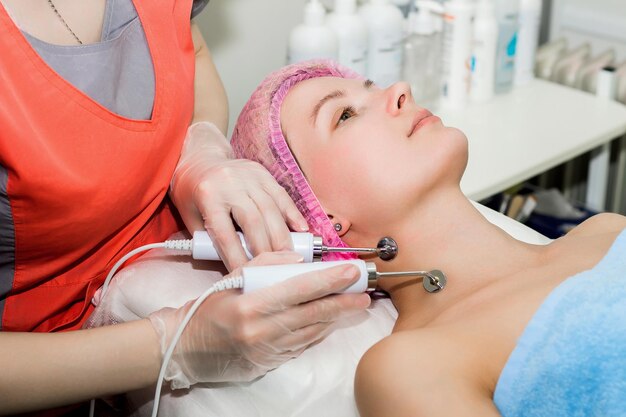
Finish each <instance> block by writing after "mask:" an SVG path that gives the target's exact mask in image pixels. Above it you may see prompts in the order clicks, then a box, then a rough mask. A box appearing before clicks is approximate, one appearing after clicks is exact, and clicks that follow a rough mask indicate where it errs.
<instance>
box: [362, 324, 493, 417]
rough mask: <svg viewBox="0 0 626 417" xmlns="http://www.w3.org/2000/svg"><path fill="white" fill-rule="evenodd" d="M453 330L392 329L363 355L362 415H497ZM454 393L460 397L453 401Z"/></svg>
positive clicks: (456, 396)
mask: <svg viewBox="0 0 626 417" xmlns="http://www.w3.org/2000/svg"><path fill="white" fill-rule="evenodd" d="M469 362H471V361H469V360H468V358H466V357H464V355H463V349H459V346H458V343H455V338H454V336H449V335H447V334H446V332H442V331H439V330H437V329H418V330H409V331H402V332H397V333H393V334H392V335H390V336H388V337H387V338H385V339H383V340H382V341H380V342H379V343H377V344H376V345H374V346H373V347H372V348H370V350H369V351H368V352H367V353H366V354H365V355H364V356H363V358H362V359H361V361H360V363H359V366H358V368H357V373H356V379H355V397H356V401H357V405H358V407H359V412H360V414H361V416H362V417H374V416H385V417H395V416H398V417H399V416H412V417H419V416H422V415H424V416H426V415H428V416H450V415H454V416H466V415H468V416H469V415H482V416H498V415H499V414H498V412H497V410H496V408H495V406H494V405H493V401H492V400H491V393H490V392H488V391H487V390H483V389H482V388H481V384H480V383H479V382H478V380H476V379H474V378H473V376H472V374H473V372H472V371H471V368H472V366H471V364H470V363H469ZM450 398H455V400H454V401H450Z"/></svg>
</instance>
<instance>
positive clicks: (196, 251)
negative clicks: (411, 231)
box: [185, 231, 398, 263]
mask: <svg viewBox="0 0 626 417" xmlns="http://www.w3.org/2000/svg"><path fill="white" fill-rule="evenodd" d="M237 234H238V235H239V240H241V244H242V246H243V248H244V250H245V251H246V255H247V256H248V259H252V254H251V253H250V251H249V250H248V246H247V244H246V240H245V238H244V236H243V234H242V233H241V232H237ZM290 234H291V241H292V243H293V250H294V252H297V253H299V254H300V255H302V257H303V258H304V262H305V263H309V262H316V261H321V260H322V255H323V254H325V253H330V252H347V253H372V254H376V255H377V256H378V257H379V258H380V259H382V260H385V261H390V260H392V259H393V258H395V257H396V255H397V253H398V245H397V244H396V242H395V241H394V240H393V239H391V238H389V237H385V238H383V239H381V240H380V241H379V242H378V246H377V247H375V248H335V247H329V246H326V245H324V244H323V243H322V238H321V237H320V236H315V235H313V234H312V233H308V232H291V233H290ZM185 242H190V243H191V247H192V250H191V251H192V253H191V256H192V257H193V258H194V259H201V260H205V261H219V260H221V258H220V256H219V254H218V253H217V249H216V248H215V246H214V245H213V241H212V240H211V238H210V237H209V234H208V233H207V232H205V231H197V232H194V234H193V240H191V241H185Z"/></svg>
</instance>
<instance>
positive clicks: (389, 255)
mask: <svg viewBox="0 0 626 417" xmlns="http://www.w3.org/2000/svg"><path fill="white" fill-rule="evenodd" d="M376 248H377V249H378V257H379V258H380V259H382V260H383V261H391V260H392V259H394V258H395V257H396V256H397V255H398V244H397V243H396V241H395V240H393V239H392V238H390V237H384V238H382V239H380V241H379V242H378V245H377V246H376Z"/></svg>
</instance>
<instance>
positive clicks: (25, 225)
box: [0, 0, 195, 332]
mask: <svg viewBox="0 0 626 417" xmlns="http://www.w3.org/2000/svg"><path fill="white" fill-rule="evenodd" d="M134 3H135V7H136V8H137V13H138V14H139V18H140V20H141V23H142V25H143V28H144V31H145V34H146V38H147V40H148V45H149V48H150V53H151V56H152V60H153V65H154V72H155V81H156V85H155V90H156V91H155V98H154V108H153V112H152V119H150V120H131V119H127V118H125V117H122V116H119V115H116V114H114V113H112V112H110V111H109V110H107V109H106V108H104V107H102V106H101V105H99V104H98V103H96V102H95V101H93V100H92V99H91V98H89V97H88V96H86V95H85V94H83V93H82V92H81V91H80V90H77V89H76V88H75V87H73V86H72V85H71V84H69V83H68V82H67V81H65V80H64V79H63V78H62V77H61V76H59V75H58V74H57V73H55V72H54V71H53V70H52V69H51V68H50V67H48V66H47V65H46V63H45V62H44V61H42V59H41V58H40V57H39V55H38V54H37V53H36V52H35V51H34V50H33V49H32V47H31V46H30V44H29V43H28V41H27V40H26V39H25V38H24V37H23V35H22V34H21V32H20V31H19V29H18V28H17V27H16V26H15V25H14V23H13V22H12V20H11V19H10V18H9V16H8V15H7V13H6V11H5V10H4V8H3V7H2V5H0V51H1V52H0V165H1V166H2V167H4V168H5V170H6V173H7V176H8V180H7V196H8V200H9V202H10V210H11V213H12V217H13V220H14V230H15V236H14V238H15V253H14V255H15V260H14V273H13V276H12V284H11V283H8V282H7V281H6V280H9V279H11V277H10V276H8V277H7V276H0V279H2V280H5V281H4V282H3V283H2V284H3V285H4V286H5V287H4V288H10V291H9V292H8V294H7V295H5V297H4V299H2V297H1V296H0V307H2V309H1V310H0V315H1V317H2V321H1V326H2V327H1V329H2V330H6V331H36V332H53V331H63V330H73V329H79V328H80V327H81V325H82V324H83V322H84V321H85V320H86V318H87V317H88V316H89V314H90V313H91V311H92V309H93V306H92V305H91V303H90V300H91V298H92V296H93V294H94V292H95V291H96V290H97V289H98V287H100V286H101V285H102V283H103V282H104V279H105V277H106V274H107V273H108V271H109V270H110V269H111V267H112V266H113V265H114V264H115V262H116V261H117V260H118V259H119V258H121V257H122V256H124V255H125V254H126V253H128V252H129V251H131V250H132V249H134V248H136V247H138V246H141V245H144V244H146V243H152V242H158V241H163V240H165V239H166V238H167V237H168V236H169V235H170V234H171V233H173V232H175V231H176V230H180V229H181V228H182V223H181V222H180V221H179V220H178V216H177V214H175V213H176V212H175V209H174V207H173V205H172V204H171V202H170V200H169V199H168V197H167V189H168V185H169V181H170V179H171V176H172V172H173V170H174V168H175V166H176V163H177V161H178V157H179V155H180V150H181V147H182V142H183V139H184V135H185V132H186V130H187V126H188V125H189V123H190V121H191V118H192V115H193V87H194V65H195V53H194V47H193V42H192V39H191V32H190V19H189V16H190V13H191V5H192V1H191V0H159V1H157V2H155V1H154V0H134ZM5 261H6V260H5ZM5 270H6V268H5ZM5 275H6V274H5Z"/></svg>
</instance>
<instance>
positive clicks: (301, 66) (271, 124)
mask: <svg viewBox="0 0 626 417" xmlns="http://www.w3.org/2000/svg"><path fill="white" fill-rule="evenodd" d="M318 77H339V78H351V79H362V78H363V77H362V76H360V75H358V74H357V73H356V72H354V71H352V70H350V69H348V68H345V67H342V66H340V65H339V64H337V63H335V62H333V61H328V60H315V61H305V62H301V63H297V64H293V65H289V66H286V67H284V68H281V69H279V70H277V71H275V72H273V73H271V74H270V75H269V76H267V77H266V78H265V80H263V82H261V84H260V85H259V86H258V87H257V89H256V90H255V91H254V92H253V93H252V96H251V97H250V99H249V100H248V102H247V103H246V105H245V106H244V107H243V110H242V111H241V113H240V114H239V118H238V119H237V123H236V124H235V129H234V131H233V136H232V139H231V145H232V147H233V151H234V153H235V156H236V157H237V158H244V159H250V160H252V161H256V162H258V163H260V164H261V165H263V166H264V167H265V168H266V169H267V170H268V171H269V172H270V174H272V176H274V178H276V181H278V183H279V184H280V185H281V186H282V187H283V188H284V189H285V190H287V193H289V195H290V196H291V198H292V200H293V201H294V202H295V204H296V207H298V210H300V213H302V215H303V216H304V218H305V219H306V221H307V223H308V224H309V231H310V232H311V233H313V234H314V235H316V236H321V237H322V240H323V242H324V244H325V245H327V246H334V247H347V245H346V244H345V243H344V242H343V241H342V240H341V238H340V237H339V235H338V234H337V231H336V230H335V228H334V227H333V224H332V222H331V221H330V219H329V218H328V216H327V215H326V213H325V212H324V209H323V208H322V206H321V204H320V202H319V201H318V199H317V197H316V196H315V194H314V193H313V190H312V189H311V186H310V185H309V183H308V182H307V180H306V178H305V177H304V174H303V173H302V171H301V170H300V167H299V166H298V163H297V162H296V159H295V158H294V156H293V154H292V153H291V150H290V149H289V145H288V144H287V141H286V140H285V137H284V135H283V131H282V128H281V125H280V111H281V107H282V104H283V101H284V100H285V97H286V96H287V93H288V92H289V90H290V89H291V87H293V86H294V85H296V84H297V83H299V82H301V81H304V80H308V79H311V78H318ZM355 257H356V255H354V254H351V253H346V254H340V253H329V254H326V255H324V260H339V259H351V258H355Z"/></svg>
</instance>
